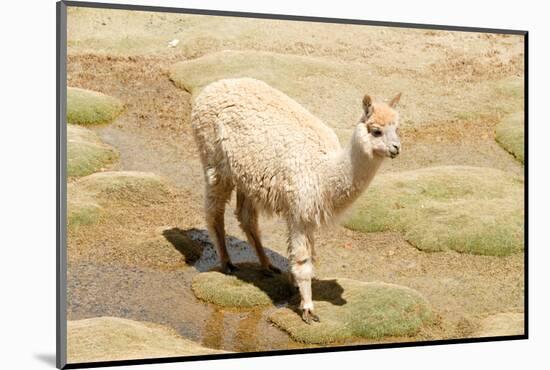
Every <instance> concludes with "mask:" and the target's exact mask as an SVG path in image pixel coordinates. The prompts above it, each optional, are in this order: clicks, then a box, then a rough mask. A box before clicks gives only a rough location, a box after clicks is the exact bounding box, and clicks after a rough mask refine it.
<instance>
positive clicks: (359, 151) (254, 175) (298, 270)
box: [191, 78, 401, 324]
mask: <svg viewBox="0 0 550 370" xmlns="http://www.w3.org/2000/svg"><path fill="white" fill-rule="evenodd" d="M400 96H401V94H398V95H397V96H396V97H395V98H393V99H392V100H391V102H390V103H389V104H385V103H381V102H373V101H372V99H371V98H370V97H369V96H368V95H365V97H364V98H363V115H362V117H361V119H360V120H359V122H358V123H357V125H356V127H355V130H354V132H353V135H352V138H351V142H350V144H349V145H348V146H347V147H345V148H342V147H341V146H340V143H339V141H338V138H337V137H336V135H335V133H334V132H333V131H332V129H330V128H329V127H327V126H326V125H325V124H323V122H321V121H320V120H319V119H318V118H316V117H315V116H313V115H312V114H311V113H310V112H308V111H307V110H306V109H305V108H303V107H302V106H301V105H300V104H298V103H297V102H295V101H294V100H292V99H291V98H289V97H288V96H286V95H285V94H283V93H282V92H280V91H278V90H276V89H274V88H272V87H270V86H268V85H267V84H265V83H264V82H261V81H258V80H254V79H250V78H239V79H226V80H220V81H217V82H214V83H211V84H210V85H208V86H206V87H205V88H204V89H203V90H202V92H201V93H200V94H199V96H198V97H197V99H196V101H195V104H194V107H193V112H192V115H191V121H192V127H193V132H194V136H195V140H196V142H197V145H198V148H199V151H200V157H201V161H202V165H203V168H204V175H205V182H206V197H205V199H206V204H205V210H206V222H207V227H208V231H209V235H210V237H211V239H212V241H213V243H214V244H215V246H216V248H217V250H218V253H219V257H220V260H221V267H222V271H224V272H225V273H231V272H232V271H234V270H235V269H236V267H235V266H234V265H233V264H232V263H231V260H230V258H229V255H228V253H227V249H226V243H225V230H224V211H225V205H226V203H227V202H228V201H229V199H230V196H231V192H232V191H233V189H235V190H236V192H237V209H236V212H235V213H236V216H237V219H238V220H239V223H240V226H241V228H242V229H243V231H244V233H245V234H246V237H247V239H248V242H249V244H250V245H251V246H252V247H254V249H255V250H256V254H257V255H258V258H259V261H260V263H261V265H262V267H263V268H264V269H266V271H267V272H269V273H280V271H279V270H278V269H277V268H276V267H274V266H273V265H271V263H270V261H269V259H268V257H267V256H266V254H265V252H264V250H263V246H262V242H261V239H260V231H259V229H258V213H259V212H266V213H267V214H273V213H275V214H277V215H279V216H281V217H284V219H286V223H287V226H288V257H289V262H290V273H291V276H292V279H293V282H294V284H295V285H296V286H297V287H298V289H299V292H300V297H301V303H300V309H301V312H302V319H303V320H304V321H305V322H306V323H308V324H309V323H311V322H312V321H319V317H318V316H317V315H315V313H314V309H313V300H312V294H311V279H312V277H313V264H312V258H313V256H314V242H313V235H314V232H315V231H316V230H317V229H318V228H319V227H320V226H321V225H324V224H327V223H329V222H331V220H333V219H334V217H335V216H337V215H338V214H339V213H341V212H342V211H343V210H344V209H346V208H347V207H348V206H349V205H350V204H351V203H352V202H353V201H354V200H355V199H357V197H358V196H359V195H360V194H361V193H362V192H363V191H364V190H365V189H366V188H367V186H368V185H369V183H370V182H371V180H372V178H373V177H374V174H375V173H376V171H377V170H378V168H379V167H380V165H381V163H382V161H383V160H384V158H386V157H391V158H394V157H395V156H397V155H398V154H399V152H400V150H401V143H400V140H399V115H398V113H397V112H396V111H395V110H394V109H393V108H394V107H395V105H396V104H397V103H398V101H399V99H400Z"/></svg>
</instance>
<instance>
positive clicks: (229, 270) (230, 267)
mask: <svg viewBox="0 0 550 370" xmlns="http://www.w3.org/2000/svg"><path fill="white" fill-rule="evenodd" d="M237 270H239V268H238V267H237V266H235V265H234V264H232V263H231V262H227V263H225V264H224V265H222V272H223V273H224V274H228V275H232V274H234V273H235V272H236V271H237Z"/></svg>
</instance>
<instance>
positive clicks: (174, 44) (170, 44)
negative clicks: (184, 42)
mask: <svg viewBox="0 0 550 370" xmlns="http://www.w3.org/2000/svg"><path fill="white" fill-rule="evenodd" d="M179 42H180V40H178V39H174V40H172V41H170V42H169V43H168V47H169V48H175V47H176V46H177V45H178V44H179Z"/></svg>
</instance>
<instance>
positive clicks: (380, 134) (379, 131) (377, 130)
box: [372, 128, 382, 137]
mask: <svg viewBox="0 0 550 370" xmlns="http://www.w3.org/2000/svg"><path fill="white" fill-rule="evenodd" d="M372 136H374V137H380V136H382V130H379V129H377V128H375V129H374V130H372Z"/></svg>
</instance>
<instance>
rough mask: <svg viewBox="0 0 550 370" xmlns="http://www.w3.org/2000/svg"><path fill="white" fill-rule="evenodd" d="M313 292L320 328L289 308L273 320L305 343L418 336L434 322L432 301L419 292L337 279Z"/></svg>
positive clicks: (321, 283)
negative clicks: (422, 328) (422, 329)
mask: <svg viewBox="0 0 550 370" xmlns="http://www.w3.org/2000/svg"><path fill="white" fill-rule="evenodd" d="M312 288H313V299H314V301H315V310H316V312H317V314H318V315H319V317H320V318H321V322H320V323H314V324H312V325H308V324H306V323H304V322H303V321H302V319H301V318H300V316H299V315H297V314H296V312H294V311H293V310H290V309H288V308H283V309H280V310H277V311H275V312H274V313H273V314H272V315H271V316H270V317H269V319H270V320H271V321H272V322H273V323H274V324H275V325H277V326H279V327H280V328H281V329H283V330H285V331H287V332H288V333H289V335H290V336H291V337H292V338H293V339H294V340H296V341H299V342H303V343H313V344H329V343H334V342H341V341H344V340H346V339H353V338H370V339H380V338H382V337H385V336H408V335H414V334H415V333H416V332H417V331H418V330H419V329H420V328H421V327H422V326H423V325H426V324H428V323H430V321H431V319H432V312H431V309H430V306H429V304H428V302H427V301H426V300H425V299H424V298H423V297H422V296H421V295H420V294H419V293H418V292H416V291H414V290H413V289H409V288H406V287H402V286H399V285H393V284H386V283H379V282H369V283H366V282H361V281H357V280H351V279H336V280H324V281H323V280H321V281H319V280H317V281H314V283H313V287H312Z"/></svg>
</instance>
